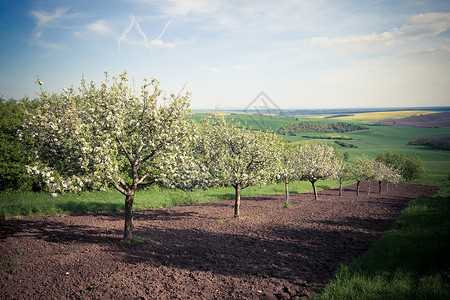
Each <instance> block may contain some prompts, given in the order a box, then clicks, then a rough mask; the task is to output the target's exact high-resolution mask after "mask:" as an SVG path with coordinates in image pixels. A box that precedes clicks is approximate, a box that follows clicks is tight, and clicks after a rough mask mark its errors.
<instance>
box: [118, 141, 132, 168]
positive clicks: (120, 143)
mask: <svg viewBox="0 0 450 300" xmlns="http://www.w3.org/2000/svg"><path fill="white" fill-rule="evenodd" d="M116 141H117V143H118V144H119V146H120V148H122V150H123V152H125V155H126V156H127V158H128V160H129V161H130V164H131V165H132V166H133V165H134V160H133V158H132V157H131V155H130V153H128V151H127V149H125V146H124V145H123V143H122V141H121V140H120V139H119V137H118V136H116Z"/></svg>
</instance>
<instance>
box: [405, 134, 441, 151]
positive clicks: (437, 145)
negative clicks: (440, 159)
mask: <svg viewBox="0 0 450 300" xmlns="http://www.w3.org/2000/svg"><path fill="white" fill-rule="evenodd" d="M408 145H424V146H430V147H432V148H434V149H436V150H450V136H446V137H443V138H420V139H417V140H412V141H409V142H408Z"/></svg>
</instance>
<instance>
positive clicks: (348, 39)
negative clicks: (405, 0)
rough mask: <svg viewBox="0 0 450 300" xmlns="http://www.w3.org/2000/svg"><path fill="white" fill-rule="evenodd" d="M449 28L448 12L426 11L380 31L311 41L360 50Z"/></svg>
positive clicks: (342, 48)
mask: <svg viewBox="0 0 450 300" xmlns="http://www.w3.org/2000/svg"><path fill="white" fill-rule="evenodd" d="M449 28H450V13H426V14H419V15H415V16H413V17H411V19H410V22H409V23H408V24H405V25H403V26H401V27H400V28H393V29H391V30H389V31H385V32H382V33H372V34H368V35H351V36H344V37H334V38H330V37H317V38H313V39H311V42H312V43H313V44H315V45H319V46H322V47H326V48H331V49H335V50H340V51H361V50H367V49H374V48H375V49H377V48H379V47H386V46H392V45H395V44H403V43H405V42H407V41H416V40H420V39H423V38H426V37H434V36H437V35H438V34H440V33H443V32H445V31H447V30H448V29H449Z"/></svg>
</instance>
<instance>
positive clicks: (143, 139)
mask: <svg viewBox="0 0 450 300" xmlns="http://www.w3.org/2000/svg"><path fill="white" fill-rule="evenodd" d="M38 83H39V85H41V86H42V82H41V81H40V80H38ZM189 104H190V103H189V93H184V94H181V93H180V94H170V95H169V96H167V95H165V94H163V92H162V90H161V89H160V88H159V82H158V81H157V80H155V79H152V80H150V81H149V80H145V82H144V84H143V85H142V87H141V90H140V92H139V93H135V92H134V91H133V89H132V88H131V87H129V85H128V79H127V74H126V73H125V72H124V73H122V74H120V76H119V77H118V78H117V77H113V78H112V80H110V79H109V76H108V74H107V73H106V72H105V81H104V82H103V83H102V84H101V85H100V87H97V86H96V84H95V83H94V82H90V83H87V82H86V81H85V79H84V78H83V79H82V81H81V86H80V87H79V89H78V92H77V91H76V90H75V89H74V88H73V87H71V88H67V89H63V92H62V93H61V94H55V93H53V94H48V93H46V92H45V91H43V90H41V93H40V107H39V108H38V109H37V111H36V112H35V113H27V114H26V116H27V119H26V123H25V125H24V127H25V130H26V131H28V134H29V135H30V136H31V137H32V138H33V148H34V151H35V157H36V164H34V165H30V166H28V170H29V171H30V172H32V173H34V174H37V175H39V176H41V177H42V179H43V181H44V182H45V184H46V185H47V187H48V190H49V191H50V192H51V193H52V195H53V196H56V194H57V193H64V192H67V191H77V192H81V191H83V189H85V188H89V189H100V190H102V189H105V188H106V187H107V186H108V185H110V184H111V185H112V186H114V187H115V188H116V189H117V190H118V191H119V192H121V193H122V194H123V195H125V230H124V238H125V239H131V238H132V231H133V224H132V219H133V215H132V206H133V200H134V195H135V191H136V190H137V188H138V187H139V186H143V185H148V184H152V183H154V182H156V181H157V180H158V177H159V176H160V174H161V172H162V171H163V170H164V169H165V167H166V160H165V159H166V158H167V157H170V155H177V153H180V152H182V149H183V147H184V146H185V145H186V144H187V141H188V140H189V138H188V136H187V132H188V131H187V130H186V128H188V127H189V121H188V118H186V115H187V114H188V113H189V109H188V107H189Z"/></svg>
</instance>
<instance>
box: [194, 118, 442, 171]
mask: <svg viewBox="0 0 450 300" xmlns="http://www.w3.org/2000/svg"><path fill="white" fill-rule="evenodd" d="M421 113H422V114H425V113H430V112H426V111H398V112H377V113H359V114H353V115H352V116H349V117H340V118H331V119H324V116H325V115H298V116H279V115H251V114H225V117H226V118H227V119H228V120H234V121H236V122H240V123H241V124H246V125H247V126H248V127H251V128H253V129H261V130H269V129H271V130H273V131H277V130H278V129H280V128H281V127H282V126H283V125H285V124H287V123H297V122H300V121H316V122H327V123H330V122H337V121H345V122H349V123H352V122H354V123H358V124H361V123H366V124H370V123H373V122H374V121H377V120H381V119H386V118H387V117H407V116H411V115H417V114H421ZM204 117H205V115H201V114H198V115H193V119H195V120H199V119H201V118H204ZM304 135H308V136H314V135H315V136H322V137H323V136H341V135H342V136H345V137H351V138H353V139H354V140H350V141H346V142H349V143H351V144H354V145H355V146H357V147H358V148H343V147H340V146H338V145H337V144H336V143H335V142H334V140H324V139H317V141H319V142H322V143H327V144H329V145H333V147H335V148H337V149H339V150H340V151H341V152H348V153H349V154H350V160H351V161H352V160H354V159H355V157H356V156H360V155H362V154H365V155H367V156H369V157H372V158H374V157H375V156H376V155H377V154H378V153H380V152H384V151H393V152H400V153H404V154H406V155H408V156H409V155H413V154H417V155H418V156H419V157H420V158H421V159H422V160H423V161H424V164H425V167H426V168H427V169H429V170H430V171H431V172H432V173H435V174H448V173H450V151H444V150H433V149H430V148H428V147H425V146H408V145H407V143H408V142H409V141H410V140H414V139H418V138H421V137H445V136H450V128H407V127H393V126H369V130H362V131H357V132H346V133H345V134H339V133H299V134H297V135H296V136H290V135H283V136H282V138H283V139H284V140H286V141H289V142H297V141H303V140H311V138H304V137H303V136H304Z"/></svg>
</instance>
